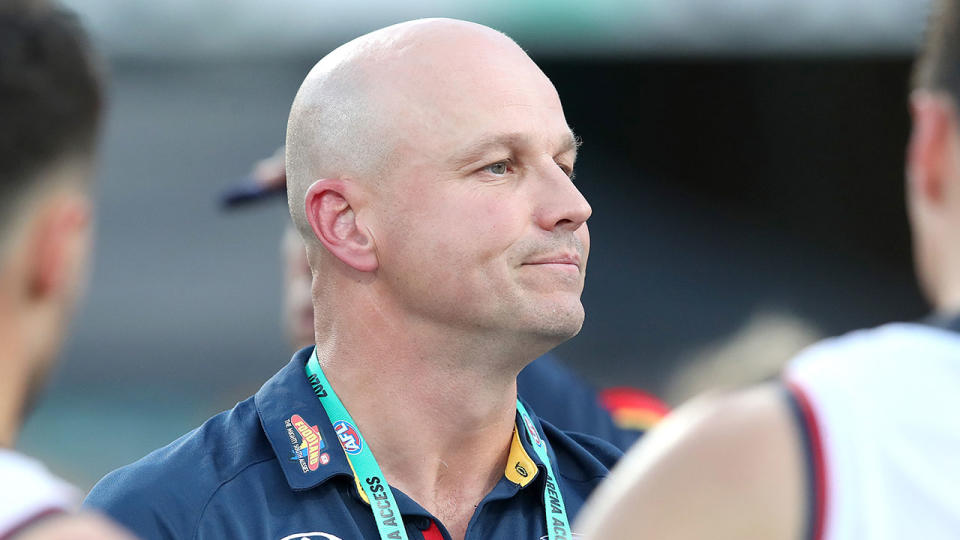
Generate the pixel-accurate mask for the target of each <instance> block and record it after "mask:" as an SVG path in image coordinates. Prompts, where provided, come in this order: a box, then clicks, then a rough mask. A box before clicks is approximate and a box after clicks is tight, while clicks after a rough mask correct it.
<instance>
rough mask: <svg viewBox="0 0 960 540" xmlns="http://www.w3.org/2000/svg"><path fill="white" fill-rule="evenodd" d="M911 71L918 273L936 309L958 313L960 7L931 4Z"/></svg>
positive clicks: (910, 189) (911, 199)
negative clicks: (923, 41)
mask: <svg viewBox="0 0 960 540" xmlns="http://www.w3.org/2000/svg"><path fill="white" fill-rule="evenodd" d="M935 4H936V5H935V6H934V12H933V14H932V17H931V19H930V26H929V28H928V30H927V32H928V34H927V39H926V42H925V43H924V45H923V48H922V49H921V51H920V54H919V56H918V58H917V62H916V65H915V68H914V78H913V93H912V94H911V97H910V108H911V113H912V116H913V132H912V134H911V136H910V145H909V148H908V152H907V180H908V182H907V202H908V207H909V211H910V218H911V222H912V225H913V238H914V255H915V260H916V265H917V274H918V277H919V279H920V283H921V285H922V286H923V289H924V291H925V292H926V294H927V296H928V298H929V299H930V301H931V302H932V303H933V304H934V305H935V306H936V307H937V308H938V309H940V310H949V311H953V310H956V309H960V116H958V111H960V108H958V105H960V7H958V2H957V1H956V0H943V1H938V2H935Z"/></svg>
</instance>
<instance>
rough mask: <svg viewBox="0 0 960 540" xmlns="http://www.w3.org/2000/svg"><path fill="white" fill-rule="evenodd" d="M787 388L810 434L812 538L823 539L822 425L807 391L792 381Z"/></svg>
mask: <svg viewBox="0 0 960 540" xmlns="http://www.w3.org/2000/svg"><path fill="white" fill-rule="evenodd" d="M786 385H787V388H789V389H790V392H791V393H792V394H793V396H794V398H795V399H796V400H797V405H799V406H800V412H801V413H802V414H803V421H804V423H805V424H806V428H807V433H808V434H809V436H810V460H811V461H812V463H811V466H812V469H813V479H814V486H813V494H814V501H815V502H814V519H813V531H812V534H811V538H813V539H814V540H822V539H823V538H824V532H825V530H826V521H827V467H826V455H825V453H824V451H823V439H822V438H821V436H820V425H819V423H818V422H817V415H816V412H815V410H814V408H813V405H812V403H811V401H810V398H809V396H808V395H807V393H806V391H804V390H803V388H801V387H800V385H798V384H796V383H794V382H792V381H787V382H786Z"/></svg>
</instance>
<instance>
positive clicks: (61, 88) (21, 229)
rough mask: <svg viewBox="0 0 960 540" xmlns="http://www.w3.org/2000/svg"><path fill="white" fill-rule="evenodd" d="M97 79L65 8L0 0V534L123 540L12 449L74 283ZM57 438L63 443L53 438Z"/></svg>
mask: <svg viewBox="0 0 960 540" xmlns="http://www.w3.org/2000/svg"><path fill="white" fill-rule="evenodd" d="M102 100H103V97H102V90H101V83H100V78H99V75H98V72H97V69H96V66H95V63H94V61H93V58H92V56H91V51H90V49H89V46H88V44H87V40H86V36H85V34H84V33H83V31H82V30H81V28H80V27H79V25H78V24H77V21H76V20H75V18H74V17H73V15H72V14H70V13H68V12H66V11H64V10H62V9H61V8H58V7H57V6H55V5H51V4H47V3H45V2H38V1H32V2H26V1H11V2H5V3H4V4H3V5H0V539H4V540H5V539H8V538H10V539H12V538H17V539H24V540H25V539H29V538H91V539H92V538H108V539H110V538H128V536H127V535H126V534H124V533H122V532H120V531H119V530H117V529H116V528H115V527H114V526H112V525H110V524H108V523H107V522H106V520H105V519H103V518H102V517H98V516H96V515H93V514H76V513H74V511H75V510H76V509H77V507H78V506H79V503H80V494H79V493H78V492H77V491H76V490H75V489H74V488H73V487H72V486H70V485H69V484H67V483H66V482H64V481H63V480H60V479H59V478H57V477H55V476H53V475H52V474H51V473H50V472H48V471H47V469H46V468H45V467H44V466H43V465H42V464H41V463H39V462H38V461H36V460H34V459H31V458H29V457H27V456H24V455H22V454H20V453H18V452H16V451H15V450H13V449H12V448H13V445H14V443H15V442H16V438H17V434H18V432H19V431H20V426H21V424H22V422H23V419H24V417H25V416H26V415H27V413H28V412H29V410H30V406H31V404H32V402H33V401H34V399H35V398H36V397H37V395H38V393H39V391H40V389H41V388H42V386H43V384H44V381H45V380H46V376H47V373H48V371H49V370H50V369H51V367H52V364H53V362H54V359H55V358H56V355H57V352H58V350H59V348H60V344H61V342H62V340H63V338H64V336H65V334H66V330H67V324H68V322H69V320H70V314H71V313H72V311H73V306H74V303H75V301H76V300H77V297H78V296H79V293H80V290H81V289H82V285H83V283H84V276H85V273H86V272H85V269H86V268H85V267H86V260H87V257H88V254H89V251H90V228H91V227H90V220H91V215H90V214H91V209H92V202H91V198H90V194H89V189H90V186H89V184H90V182H91V176H92V170H93V161H94V149H95V146H96V138H97V137H96V135H97V128H98V124H99V122H100V110H101V108H102ZM61 442H63V443H64V444H66V443H68V441H61Z"/></svg>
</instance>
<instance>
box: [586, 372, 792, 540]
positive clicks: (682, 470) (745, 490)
mask: <svg viewBox="0 0 960 540" xmlns="http://www.w3.org/2000/svg"><path fill="white" fill-rule="evenodd" d="M801 445H802V439H801V436H800V433H799V431H798V428H797V426H796V424H795V421H794V419H793V413H792V411H791V409H790V405H789V403H788V401H787V399H786V396H785V395H784V390H783V389H782V388H781V387H780V386H779V385H777V384H768V385H763V386H758V387H755V388H751V389H748V390H744V391H740V392H734V393H726V394H713V395H708V396H704V397H700V398H697V399H695V400H693V401H691V402H690V403H688V404H686V405H684V406H682V407H680V408H679V409H678V410H677V411H676V412H675V413H673V414H671V415H670V416H669V417H667V419H666V420H664V421H663V422H662V423H661V424H660V425H659V426H658V427H657V428H656V429H654V430H653V431H652V432H651V433H650V434H648V435H647V436H646V437H645V438H644V439H643V440H642V442H641V443H640V444H639V445H637V446H635V447H634V448H633V449H631V451H630V452H629V453H628V454H627V455H626V456H625V457H624V459H623V460H622V461H621V462H620V464H619V465H618V466H617V467H616V468H615V469H614V470H613V472H612V474H611V477H610V479H609V480H608V481H607V483H606V484H605V485H604V486H602V487H601V488H600V489H599V490H598V491H597V493H595V495H594V496H593V498H592V499H591V501H590V503H589V504H588V506H587V507H586V508H585V509H584V512H583V514H582V515H581V518H580V523H579V525H582V527H580V528H579V530H581V531H582V532H584V533H586V535H587V537H588V538H604V539H608V538H636V537H651V538H663V539H684V538H737V539H747V538H763V539H777V538H783V539H790V540H792V539H794V538H797V537H798V536H799V534H801V531H802V528H803V526H804V519H803V518H804V515H805V507H804V500H805V499H804V497H805V486H804V470H805V463H804V461H803V459H804V458H803V456H804V453H803V448H802V446H801Z"/></svg>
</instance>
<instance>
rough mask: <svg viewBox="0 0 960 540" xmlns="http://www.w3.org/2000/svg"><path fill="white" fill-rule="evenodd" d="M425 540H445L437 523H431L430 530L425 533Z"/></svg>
mask: <svg viewBox="0 0 960 540" xmlns="http://www.w3.org/2000/svg"><path fill="white" fill-rule="evenodd" d="M423 540H443V533H441V532H440V529H439V528H437V524H436V522H433V521H431V522H430V528H429V529H427V530H425V531H423Z"/></svg>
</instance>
